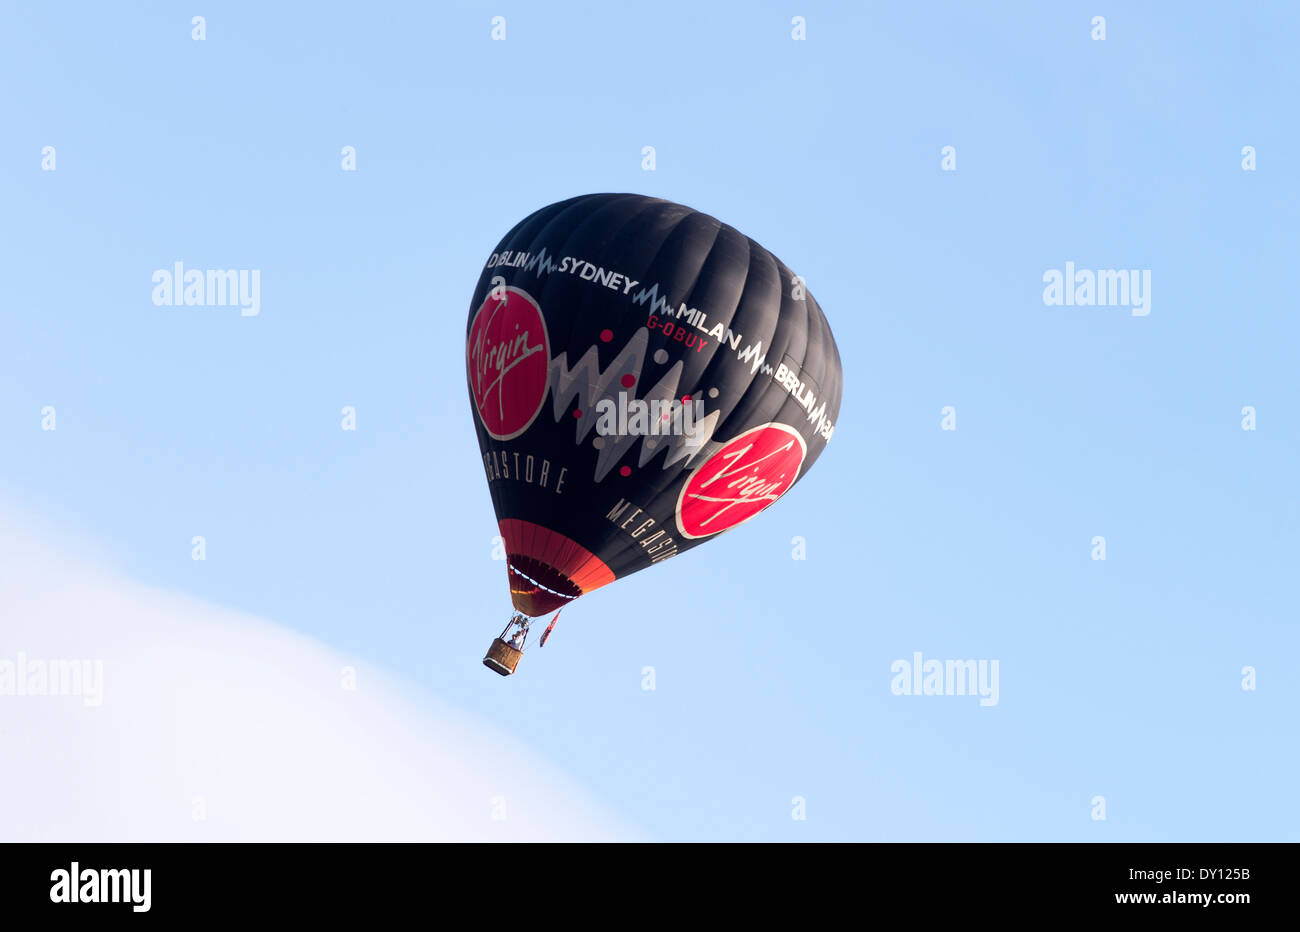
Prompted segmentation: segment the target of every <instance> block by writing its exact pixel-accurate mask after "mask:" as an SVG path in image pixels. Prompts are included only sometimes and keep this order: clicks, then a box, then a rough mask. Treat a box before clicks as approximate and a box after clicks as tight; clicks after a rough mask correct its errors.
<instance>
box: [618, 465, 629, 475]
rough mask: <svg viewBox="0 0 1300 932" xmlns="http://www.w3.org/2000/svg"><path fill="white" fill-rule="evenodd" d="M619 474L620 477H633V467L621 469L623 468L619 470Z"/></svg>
mask: <svg viewBox="0 0 1300 932" xmlns="http://www.w3.org/2000/svg"><path fill="white" fill-rule="evenodd" d="M618 474H619V475H620V476H630V475H632V467H631V466H623V467H621V468H620V469H619V471H618Z"/></svg>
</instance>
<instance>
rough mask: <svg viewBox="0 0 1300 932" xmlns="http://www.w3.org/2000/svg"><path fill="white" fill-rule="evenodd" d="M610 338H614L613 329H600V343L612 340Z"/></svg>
mask: <svg viewBox="0 0 1300 932" xmlns="http://www.w3.org/2000/svg"><path fill="white" fill-rule="evenodd" d="M612 339H614V331H613V330H602V331H600V342H602V343H608V342H609V341H610V340H612Z"/></svg>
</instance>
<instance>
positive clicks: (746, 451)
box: [677, 423, 808, 537]
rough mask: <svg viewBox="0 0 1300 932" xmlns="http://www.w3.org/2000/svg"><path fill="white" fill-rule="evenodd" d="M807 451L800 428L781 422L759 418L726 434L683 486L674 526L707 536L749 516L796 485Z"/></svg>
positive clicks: (683, 532) (688, 532) (686, 532)
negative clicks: (735, 433)
mask: <svg viewBox="0 0 1300 932" xmlns="http://www.w3.org/2000/svg"><path fill="white" fill-rule="evenodd" d="M807 453H808V447H807V446H806V445H805V444H804V440H803V437H802V436H801V435H800V433H799V432H798V431H797V430H795V429H794V428H793V427H789V426H787V425H785V424H777V423H771V424H763V425H761V426H759V427H754V428H752V429H750V430H747V431H745V432H744V433H743V434H741V435H740V436H738V437H735V438H734V439H732V440H729V441H728V442H727V444H726V445H725V446H724V447H723V448H722V449H721V450H719V451H718V452H717V453H715V454H713V455H712V456H711V457H709V460H708V462H706V463H705V464H704V465H703V466H701V467H700V468H699V469H697V470H695V472H693V473H691V476H690V478H689V479H687V480H686V484H685V485H684V486H682V492H681V495H679V496H678V498H677V529H678V530H680V531H681V532H682V534H683V535H685V536H686V537H708V536H709V535H710V534H717V533H718V532H719V531H725V530H727V529H728V528H733V527H735V526H736V525H737V524H740V523H741V522H744V521H748V520H749V519H750V518H752V517H754V515H756V514H758V513H759V512H760V511H762V510H763V509H764V508H766V507H767V506H768V505H770V504H772V503H773V502H774V501H776V500H777V499H778V498H780V497H781V496H782V495H784V494H785V492H786V490H787V489H789V488H790V486H792V485H794V482H795V480H796V479H798V478H799V470H800V469H801V468H802V467H803V459H804V456H806V455H807Z"/></svg>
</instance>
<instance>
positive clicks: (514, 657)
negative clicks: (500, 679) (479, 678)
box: [483, 638, 524, 676]
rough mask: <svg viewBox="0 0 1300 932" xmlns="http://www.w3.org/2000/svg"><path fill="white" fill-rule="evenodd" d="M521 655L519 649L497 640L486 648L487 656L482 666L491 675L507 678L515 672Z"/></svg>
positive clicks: (499, 639)
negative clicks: (491, 673) (490, 672)
mask: <svg viewBox="0 0 1300 932" xmlns="http://www.w3.org/2000/svg"><path fill="white" fill-rule="evenodd" d="M523 655H524V652H523V651H521V650H520V649H519V648H517V647H511V646H510V645H509V644H507V643H506V642H505V641H503V640H501V638H497V639H496V640H494V641H493V642H492V646H491V647H489V648H488V652H487V656H485V657H484V658H483V666H485V667H487V668H488V669H489V670H491V671H492V672H493V673H500V674H501V675H502V676H509V675H510V674H511V673H514V672H515V667H517V666H519V658H520V657H522V656H523Z"/></svg>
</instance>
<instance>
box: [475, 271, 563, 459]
mask: <svg viewBox="0 0 1300 932" xmlns="http://www.w3.org/2000/svg"><path fill="white" fill-rule="evenodd" d="M465 353H466V369H467V371H468V374H469V385H470V391H471V393H472V394H473V396H474V409H475V410H476V411H477V412H478V417H479V420H480V421H481V422H482V424H483V427H484V428H486V430H487V432H488V433H489V434H491V435H492V437H493V438H494V439H496V440H511V439H513V438H515V437H518V436H519V435H520V434H522V433H523V432H524V431H526V430H527V429H528V428H529V427H530V426H531V425H532V423H533V421H534V420H535V419H536V417H537V413H538V412H539V411H541V410H542V402H543V401H544V400H545V398H546V388H547V382H548V379H549V370H550V365H551V351H550V341H549V340H548V338H547V335H546V321H545V320H544V319H543V318H542V309H541V308H540V307H538V305H537V302H536V301H534V300H533V299H532V297H531V296H530V295H529V294H528V293H527V292H524V291H521V290H520V289H518V288H515V287H513V286H512V287H509V288H506V289H504V290H499V289H494V290H493V291H491V292H489V294H488V296H487V298H486V299H485V300H484V301H483V304H482V306H480V307H479V309H478V311H477V313H475V315H474V322H473V323H472V324H471V325H470V328H469V342H468V344H467V345H466V348H465Z"/></svg>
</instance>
